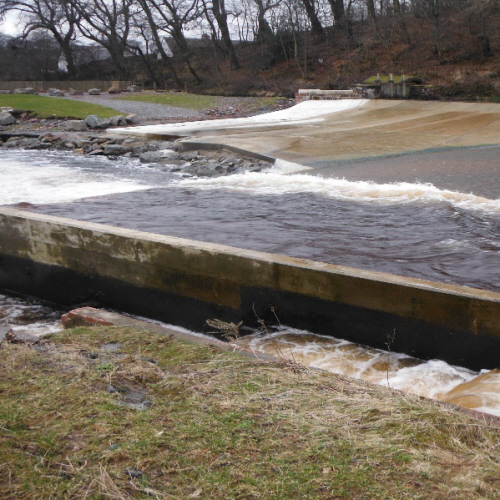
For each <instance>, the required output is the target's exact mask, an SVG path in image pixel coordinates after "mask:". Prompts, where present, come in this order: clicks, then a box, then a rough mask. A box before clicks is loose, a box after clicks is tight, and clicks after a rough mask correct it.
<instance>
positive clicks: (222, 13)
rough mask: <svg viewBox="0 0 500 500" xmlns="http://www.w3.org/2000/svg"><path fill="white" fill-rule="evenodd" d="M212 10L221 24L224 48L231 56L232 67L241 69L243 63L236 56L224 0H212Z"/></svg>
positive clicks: (218, 23) (219, 24)
mask: <svg viewBox="0 0 500 500" xmlns="http://www.w3.org/2000/svg"><path fill="white" fill-rule="evenodd" d="M212 11H213V13H214V17H215V20H216V21H217V25H218V26H219V30H220V34H221V39H222V44H223V45H224V49H225V51H226V53H227V56H228V58H229V64H230V66H231V69H234V70H236V69H240V68H241V65H240V62H239V61H238V58H237V57H236V52H235V50H234V46H233V42H232V40H231V35H230V34H229V28H228V25H227V13H226V9H225V6H224V0H212Z"/></svg>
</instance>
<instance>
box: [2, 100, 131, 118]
mask: <svg viewBox="0 0 500 500" xmlns="http://www.w3.org/2000/svg"><path fill="white" fill-rule="evenodd" d="M0 106H6V107H7V106H8V107H12V108H15V109H22V110H23V111H31V112H32V113H33V115H34V116H36V117H37V118H75V119H84V118H86V117H87V116H88V115H97V116H99V117H100V118H111V117H112V116H117V115H121V114H123V113H121V112H120V111H117V110H116V109H112V108H108V107H105V106H99V105H97V104H90V103H87V102H83V101H74V100H70V99H59V98H57V97H46V96H40V95H24V94H19V95H17V94H3V95H0Z"/></svg>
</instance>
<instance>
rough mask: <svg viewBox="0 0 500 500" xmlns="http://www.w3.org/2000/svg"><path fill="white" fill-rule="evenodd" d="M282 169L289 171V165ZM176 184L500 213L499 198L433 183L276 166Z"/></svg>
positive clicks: (254, 192)
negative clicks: (441, 205)
mask: <svg viewBox="0 0 500 500" xmlns="http://www.w3.org/2000/svg"><path fill="white" fill-rule="evenodd" d="M292 165H293V164H292ZM283 168H284V169H285V170H286V165H285V167H283ZM290 168H294V167H293V166H292V167H290ZM295 168H298V167H295ZM177 186H179V187H189V188H194V189H199V190H217V189H223V190H225V191H230V192H236V193H246V194H250V195H282V194H288V193H313V194H316V195H320V196H327V197H330V198H336V199H341V200H352V201H365V202H370V203H374V202H375V203H380V204H384V205H392V204H405V203H411V202H416V201H418V202H424V203H436V202H447V203H450V204H452V205H454V206H457V207H460V208H464V209H468V210H482V211H485V212H495V213H499V212H500V199H497V200H491V199H488V198H484V197H481V196H476V195H474V194H468V193H460V192H457V191H451V190H447V189H439V188H437V187H436V186H434V185H432V184H420V183H409V182H395V183H387V184H377V183H375V182H371V181H348V180H346V179H338V178H323V177H316V176H312V175H307V174H291V175H283V172H280V171H278V172H275V171H274V169H273V170H269V171H267V172H245V173H242V174H236V175H232V176H228V177H216V178H213V177H212V178H191V179H183V180H181V181H180V182H179V183H178V184H177Z"/></svg>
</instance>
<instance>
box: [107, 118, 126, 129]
mask: <svg viewBox="0 0 500 500" xmlns="http://www.w3.org/2000/svg"><path fill="white" fill-rule="evenodd" d="M109 123H110V124H111V126H112V127H121V126H123V125H127V120H126V119H125V117H124V116H123V115H117V116H112V117H111V118H110V119H109Z"/></svg>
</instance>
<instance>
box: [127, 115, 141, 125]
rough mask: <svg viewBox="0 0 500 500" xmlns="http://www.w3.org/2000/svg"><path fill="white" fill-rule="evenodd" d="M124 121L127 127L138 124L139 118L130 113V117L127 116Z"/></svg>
mask: <svg viewBox="0 0 500 500" xmlns="http://www.w3.org/2000/svg"><path fill="white" fill-rule="evenodd" d="M125 121H126V122H127V123H128V124H129V125H136V124H137V123H139V118H137V115H136V114H135V113H131V114H130V115H127V116H126V117H125Z"/></svg>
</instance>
